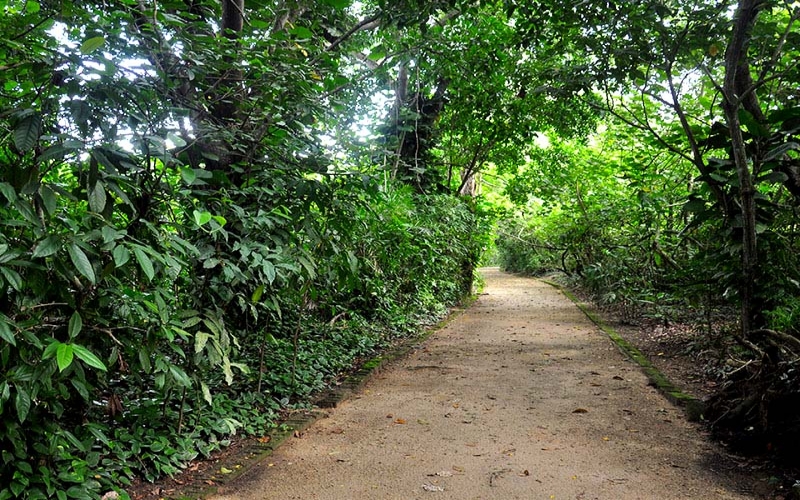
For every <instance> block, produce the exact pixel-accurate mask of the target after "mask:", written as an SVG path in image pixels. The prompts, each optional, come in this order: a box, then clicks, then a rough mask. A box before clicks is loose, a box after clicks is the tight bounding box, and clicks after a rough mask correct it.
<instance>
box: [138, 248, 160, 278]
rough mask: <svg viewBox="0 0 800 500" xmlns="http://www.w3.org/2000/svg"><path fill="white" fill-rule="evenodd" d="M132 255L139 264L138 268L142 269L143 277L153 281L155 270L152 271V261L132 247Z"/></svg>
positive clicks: (141, 251) (140, 250)
mask: <svg viewBox="0 0 800 500" xmlns="http://www.w3.org/2000/svg"><path fill="white" fill-rule="evenodd" d="M133 255H134V256H135V257H136V261H137V262H138V263H139V267H141V268H142V271H143V272H144V274H145V276H147V279H148V280H149V281H153V277H154V276H155V274H156V272H155V269H153V261H152V260H150V257H148V256H147V254H146V253H144V250H142V249H141V248H139V247H133Z"/></svg>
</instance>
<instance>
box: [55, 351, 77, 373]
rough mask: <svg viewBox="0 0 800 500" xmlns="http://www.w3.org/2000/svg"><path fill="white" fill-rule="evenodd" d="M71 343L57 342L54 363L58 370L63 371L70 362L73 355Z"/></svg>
mask: <svg viewBox="0 0 800 500" xmlns="http://www.w3.org/2000/svg"><path fill="white" fill-rule="evenodd" d="M72 347H73V346H72V344H59V346H58V349H56V363H58V371H60V372H63V371H64V370H66V369H67V368H69V365H71V364H72V359H73V357H74V353H73V349H72Z"/></svg>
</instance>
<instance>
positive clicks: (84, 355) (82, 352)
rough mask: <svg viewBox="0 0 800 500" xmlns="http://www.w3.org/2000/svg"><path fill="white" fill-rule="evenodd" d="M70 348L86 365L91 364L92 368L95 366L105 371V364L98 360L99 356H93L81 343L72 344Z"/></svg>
mask: <svg viewBox="0 0 800 500" xmlns="http://www.w3.org/2000/svg"><path fill="white" fill-rule="evenodd" d="M72 350H73V352H74V353H75V356H77V357H78V359H80V360H81V361H83V362H84V363H86V364H87V365H89V366H91V367H92V368H97V369H98V370H101V371H107V370H108V368H106V365H105V364H104V363H103V362H102V361H100V358H98V357H97V356H95V355H94V354H93V353H92V352H91V351H90V350H89V349H87V348H85V347H83V346H82V345H78V344H72Z"/></svg>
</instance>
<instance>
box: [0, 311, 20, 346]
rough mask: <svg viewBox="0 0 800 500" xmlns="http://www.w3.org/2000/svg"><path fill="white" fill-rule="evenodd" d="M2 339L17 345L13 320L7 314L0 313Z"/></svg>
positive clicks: (0, 335)
mask: <svg viewBox="0 0 800 500" xmlns="http://www.w3.org/2000/svg"><path fill="white" fill-rule="evenodd" d="M0 339H3V340H5V341H6V342H8V343H9V344H11V345H13V346H16V345H17V339H16V338H14V332H13V331H11V320H9V319H8V317H7V316H6V315H5V314H0Z"/></svg>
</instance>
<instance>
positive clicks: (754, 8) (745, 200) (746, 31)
mask: <svg viewBox="0 0 800 500" xmlns="http://www.w3.org/2000/svg"><path fill="white" fill-rule="evenodd" d="M761 6H762V1H761V0H739V4H738V6H737V9H736V14H735V17H734V24H733V32H732V34H731V42H730V45H728V49H727V51H726V53H725V81H724V84H723V87H722V90H723V94H724V95H723V99H724V101H723V108H724V111H725V118H726V120H727V122H728V130H729V131H730V135H731V150H732V154H733V160H734V163H735V165H736V173H737V175H738V178H739V191H740V196H741V214H742V276H741V278H742V284H741V286H740V294H741V300H742V309H741V332H742V337H743V338H747V337H748V335H749V333H750V331H751V330H752V328H753V324H752V323H753V317H754V315H755V310H754V309H755V308H754V307H753V302H754V300H753V299H754V295H755V291H756V288H755V280H756V278H757V272H758V255H757V253H756V252H757V245H756V215H755V214H756V206H755V186H754V184H753V175H752V173H751V170H750V165H749V164H748V158H747V150H746V148H745V142H744V137H743V135H742V124H741V122H740V120H739V109H740V108H741V105H742V103H743V102H745V101H746V100H747V99H749V98H751V97H752V96H749V94H750V93H752V92H754V90H752V89H740V88H739V87H740V86H739V85H737V81H743V80H749V75H747V76H743V75H741V74H738V73H740V72H742V71H749V64H747V63H746V58H747V47H748V45H749V42H750V34H751V31H752V29H753V25H754V24H755V21H756V17H757V16H758V12H759V9H760V8H761ZM737 90H738V91H744V92H746V94H744V95H740V92H737Z"/></svg>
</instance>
